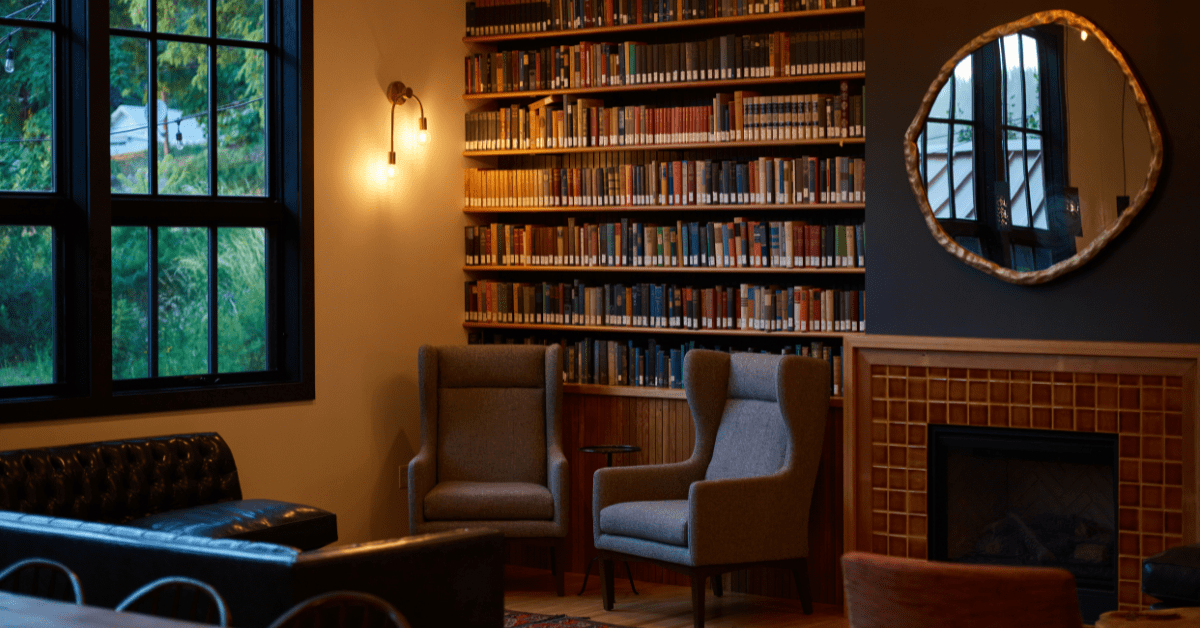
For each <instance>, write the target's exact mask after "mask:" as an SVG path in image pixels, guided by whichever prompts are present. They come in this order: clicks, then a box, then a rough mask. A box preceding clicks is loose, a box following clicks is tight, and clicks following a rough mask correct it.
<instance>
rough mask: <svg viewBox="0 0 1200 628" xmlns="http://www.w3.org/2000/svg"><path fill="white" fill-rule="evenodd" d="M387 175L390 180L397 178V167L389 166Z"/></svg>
mask: <svg viewBox="0 0 1200 628" xmlns="http://www.w3.org/2000/svg"><path fill="white" fill-rule="evenodd" d="M387 173H388V178H389V179H394V178H395V177H396V166H388V169H387Z"/></svg>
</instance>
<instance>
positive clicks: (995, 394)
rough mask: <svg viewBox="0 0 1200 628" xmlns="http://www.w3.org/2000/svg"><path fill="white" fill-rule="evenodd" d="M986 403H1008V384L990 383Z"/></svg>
mask: <svg viewBox="0 0 1200 628" xmlns="http://www.w3.org/2000/svg"><path fill="white" fill-rule="evenodd" d="M988 401H990V402H992V403H1008V382H992V383H991V385H990V386H989V387H988Z"/></svg>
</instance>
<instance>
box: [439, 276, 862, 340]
mask: <svg viewBox="0 0 1200 628" xmlns="http://www.w3.org/2000/svg"><path fill="white" fill-rule="evenodd" d="M463 298H464V306H465V310H466V311H465V314H466V320H467V321H468V322H476V323H502V324H515V325H577V326H604V327H649V328H668V329H689V330H698V329H717V330H720V329H725V330H745V331H759V332H774V331H790V332H814V333H821V332H859V331H866V319H865V316H866V308H865V307H863V298H864V292H863V291H862V290H838V289H830V288H814V287H812V286H778V285H758V284H748V283H743V284H740V285H737V286H714V287H711V288H706V287H695V286H678V285H673V284H665V283H636V284H631V285H625V284H621V283H606V284H601V285H588V284H587V283H585V282H583V281H581V280H578V279H576V280H575V281H573V282H571V283H564V282H559V283H553V282H540V283H526V282H511V281H493V280H489V279H480V280H478V281H468V282H466V283H465V284H464V295H463Z"/></svg>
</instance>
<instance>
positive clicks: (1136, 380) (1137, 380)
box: [1117, 373, 1142, 386]
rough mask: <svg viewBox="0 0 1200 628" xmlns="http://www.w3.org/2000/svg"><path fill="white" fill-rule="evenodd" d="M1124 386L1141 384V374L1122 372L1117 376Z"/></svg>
mask: <svg viewBox="0 0 1200 628" xmlns="http://www.w3.org/2000/svg"><path fill="white" fill-rule="evenodd" d="M1117 377H1118V378H1119V382H1120V384H1121V385H1122V386H1141V385H1142V377H1141V376H1140V375H1132V374H1129V373H1121V374H1120V375H1118V376H1117Z"/></svg>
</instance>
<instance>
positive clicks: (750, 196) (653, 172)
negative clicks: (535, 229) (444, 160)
mask: <svg viewBox="0 0 1200 628" xmlns="http://www.w3.org/2000/svg"><path fill="white" fill-rule="evenodd" d="M521 161H525V162H532V163H533V164H534V165H533V167H531V168H502V169H495V168H467V169H466V170H465V171H464V174H463V188H464V190H463V192H464V204H465V205H466V206H467V207H469V208H503V207H591V206H611V205H627V206H634V207H650V206H655V207H697V206H706V205H791V204H824V203H863V202H866V169H867V163H866V160H865V159H863V158H860V157H845V156H839V157H816V156H803V155H802V156H797V157H755V158H742V159H738V158H736V157H728V158H713V157H711V156H707V157H706V156H701V155H698V154H695V153H691V152H687V151H685V152H683V153H682V154H681V153H679V152H674V151H655V152H651V153H643V152H637V151H613V152H599V153H584V154H575V155H553V156H537V157H532V158H527V159H522V160H521Z"/></svg>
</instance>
